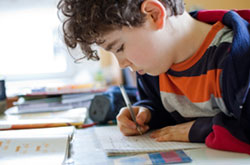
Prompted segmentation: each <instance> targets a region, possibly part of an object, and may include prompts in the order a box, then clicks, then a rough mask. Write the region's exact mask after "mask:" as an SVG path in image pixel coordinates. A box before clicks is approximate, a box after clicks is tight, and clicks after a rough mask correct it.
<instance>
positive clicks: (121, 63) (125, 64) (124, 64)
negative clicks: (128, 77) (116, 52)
mask: <svg viewBox="0 0 250 165" xmlns="http://www.w3.org/2000/svg"><path fill="white" fill-rule="evenodd" d="M118 63H119V66H120V68H122V69H124V68H127V67H129V66H131V64H132V63H131V62H130V61H129V60H127V59H123V60H118Z"/></svg>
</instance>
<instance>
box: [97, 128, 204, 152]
mask: <svg viewBox="0 0 250 165" xmlns="http://www.w3.org/2000/svg"><path fill="white" fill-rule="evenodd" d="M95 134H96V136H97V139H98V141H99V142H100V144H101V146H102V148H103V149H104V151H105V152H106V154H107V155H108V156H112V155H127V154H139V153H150V152H163V151H169V150H180V149H193V148H202V147H205V144H201V143H185V142H157V141H155V140H154V139H152V138H150V137H149V135H150V132H148V133H146V134H143V135H141V136H124V135H123V134H122V133H121V132H120V130H119V128H118V127H117V126H102V127H95Z"/></svg>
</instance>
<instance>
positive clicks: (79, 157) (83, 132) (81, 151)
mask: <svg viewBox="0 0 250 165" xmlns="http://www.w3.org/2000/svg"><path fill="white" fill-rule="evenodd" d="M185 153H186V154H187V155H189V156H190V157H191V158H192V160H193V161H192V162H191V163H186V164H195V165H200V164H202V165H203V164H207V165H211V164H212V165H217V164H218V165H219V164H220V165H242V164H245V165H249V164H250V155H247V154H239V153H234V152H226V151H218V150H213V149H210V148H203V149H193V150H185ZM72 158H73V159H74V163H75V165H85V164H86V165H112V164H113V160H114V159H117V158H118V157H107V156H106V154H105V152H104V151H103V150H102V149H101V145H100V144H99V142H98V141H97V139H96V137H95V134H94V128H93V127H91V128H84V129H77V131H76V135H75V139H74V142H73V155H72ZM183 165H185V164H183Z"/></svg>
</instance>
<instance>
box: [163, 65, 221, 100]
mask: <svg viewBox="0 0 250 165" xmlns="http://www.w3.org/2000/svg"><path fill="white" fill-rule="evenodd" d="M221 72H222V70H221V69H215V70H210V71H208V72H207V74H203V75H200V76H192V77H174V76H171V75H168V74H165V73H164V74H161V75H160V79H159V81H160V82H159V83H160V91H161V92H167V93H173V94H177V95H184V96H186V97H187V98H188V99H189V100H190V101H191V102H196V103H198V102H204V101H208V100H209V99H210V98H211V95H212V94H213V95H214V96H215V97H217V98H219V97H220V98H221V97H222V96H221V91H220V85H219V84H220V74H221Z"/></svg>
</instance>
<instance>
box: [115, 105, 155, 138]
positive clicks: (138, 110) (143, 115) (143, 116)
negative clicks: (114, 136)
mask: <svg viewBox="0 0 250 165" xmlns="http://www.w3.org/2000/svg"><path fill="white" fill-rule="evenodd" d="M132 108H133V110H134V113H135V116H136V122H137V123H138V125H139V126H140V128H141V131H142V133H145V132H147V131H148V130H149V126H148V125H147V123H148V122H149V121H150V119H151V112H150V111H149V110H148V109H147V108H145V107H137V106H135V107H132ZM116 120H117V125H118V127H119V128H120V131H121V132H122V133H123V134H124V135H125V136H130V135H139V134H140V133H139V132H138V131H137V129H136V124H135V122H134V121H133V120H132V118H131V115H130V112H129V109H128V108H127V107H123V108H122V109H121V110H120V112H119V114H118V115H117V117H116Z"/></svg>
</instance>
